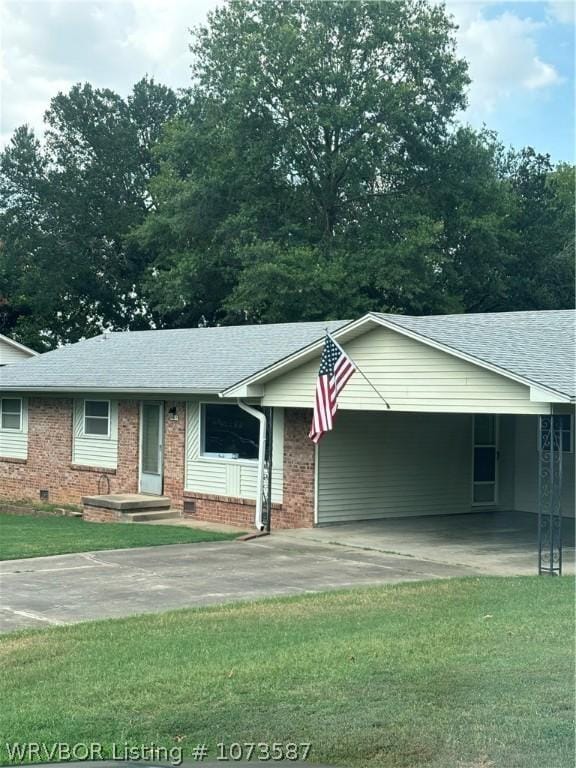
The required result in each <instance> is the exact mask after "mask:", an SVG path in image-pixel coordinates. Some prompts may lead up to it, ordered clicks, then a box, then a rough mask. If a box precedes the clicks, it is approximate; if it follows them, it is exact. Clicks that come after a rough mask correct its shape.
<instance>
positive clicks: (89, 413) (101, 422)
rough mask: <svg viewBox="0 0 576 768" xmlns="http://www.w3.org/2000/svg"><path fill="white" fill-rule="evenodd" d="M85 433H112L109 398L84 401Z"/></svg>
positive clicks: (98, 435) (106, 434)
mask: <svg viewBox="0 0 576 768" xmlns="http://www.w3.org/2000/svg"><path fill="white" fill-rule="evenodd" d="M84 434H85V435H94V436H97V437H108V436H109V435H110V403H109V402H108V400H85V401H84Z"/></svg>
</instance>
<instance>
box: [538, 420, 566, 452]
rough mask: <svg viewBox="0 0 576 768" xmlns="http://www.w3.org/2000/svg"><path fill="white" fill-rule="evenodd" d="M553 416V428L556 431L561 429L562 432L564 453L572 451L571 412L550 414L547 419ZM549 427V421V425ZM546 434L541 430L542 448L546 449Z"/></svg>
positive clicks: (561, 441)
mask: <svg viewBox="0 0 576 768" xmlns="http://www.w3.org/2000/svg"><path fill="white" fill-rule="evenodd" d="M550 418H552V428H553V430H554V432H556V430H559V433H560V445H561V446H562V452H563V453H571V452H572V416H570V414H562V415H560V414H556V415H555V416H552V417H550V416H548V417H546V419H550ZM547 426H548V427H549V423H548V425H547ZM545 439H546V438H545V434H544V433H543V432H542V431H540V449H541V450H543V451H544V450H546V446H545V445H544V442H545Z"/></svg>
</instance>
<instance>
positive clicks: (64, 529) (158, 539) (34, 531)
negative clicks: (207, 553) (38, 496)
mask: <svg viewBox="0 0 576 768" xmlns="http://www.w3.org/2000/svg"><path fill="white" fill-rule="evenodd" d="M237 536H238V534H236V533H233V534H230V533H219V532H214V531H201V530H198V529H195V528H184V527H179V526H174V525H146V524H138V523H87V522H85V521H84V520H82V519H80V518H74V517H26V516H20V515H1V514H0V560H15V559H18V558H21V557H40V556H41V555H62V554H65V553H67V552H91V551H93V550H101V549H130V548H132V547H152V546H157V545H159V544H193V543H195V542H198V541H223V540H226V539H234V538H236V537H237Z"/></svg>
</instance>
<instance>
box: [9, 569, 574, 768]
mask: <svg viewBox="0 0 576 768" xmlns="http://www.w3.org/2000/svg"><path fill="white" fill-rule="evenodd" d="M263 577H264V578H265V575H263ZM573 597H574V595H573V585H572V581H571V580H570V579H567V578H562V579H560V578H556V579H554V578H547V577H525V578H508V579H507V578H489V577H485V578H479V579H458V580H456V579H455V580H450V581H432V582H420V583H413V584H402V585H395V586H390V587H384V588H371V589H358V590H351V591H346V592H328V593H322V594H318V595H307V596H304V597H298V598H289V599H276V600H266V601H259V602H254V603H244V604H234V605H229V606H223V607H221V606H219V607H213V608H204V609H197V610H184V611H177V612H171V613H166V614H160V615H155V616H142V617H136V618H131V619H122V620H111V621H103V622H95V623H89V624H79V625H75V626H69V627H57V628H51V629H49V630H45V631H44V630H42V631H33V632H32V631H28V632H21V633H18V634H14V635H7V636H4V637H3V638H2V639H1V640H0V662H1V664H2V668H3V674H2V679H3V686H4V693H3V694H2V707H1V710H0V732H1V733H4V734H10V741H21V742H31V741H32V742H48V743H52V742H62V741H64V742H70V743H77V742H94V741H96V742H102V743H103V744H105V745H107V749H109V748H110V745H111V744H112V743H113V742H116V743H118V744H123V743H124V742H125V741H128V742H129V743H131V744H141V743H150V742H151V741H153V742H155V743H156V744H160V745H164V746H166V747H171V746H175V745H176V744H179V745H181V746H182V747H183V748H184V754H185V756H186V755H188V757H189V756H190V749H191V748H192V747H193V746H194V745H195V744H197V743H198V742H200V743H203V742H206V744H207V745H208V746H209V757H212V758H215V757H216V743H217V742H219V741H224V742H228V743H230V742H254V741H256V742H270V743H271V742H288V741H290V742H311V744H312V749H311V754H310V757H309V759H310V760H311V761H317V762H327V763H329V764H334V765H340V766H354V767H357V766H366V767H367V768H368V767H370V768H376V766H378V767H379V768H380V767H381V768H489V767H490V768H543V766H546V767H547V768H572V766H573V750H574V736H573V726H572V721H573V711H574V694H573V674H574V668H573V667H574V664H573V653H572V651H573V632H574V629H573V620H574V615H573V614H574V608H573V605H574V601H573ZM3 742H4V739H3V740H2V744H1V745H0V760H1V761H2V762H7V761H8V756H7V753H6V751H4V752H3V753H2V752H1V750H5V745H4V743H3Z"/></svg>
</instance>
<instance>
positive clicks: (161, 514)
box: [122, 509, 182, 523]
mask: <svg viewBox="0 0 576 768" xmlns="http://www.w3.org/2000/svg"><path fill="white" fill-rule="evenodd" d="M176 517H182V514H181V512H180V510H179V509H153V510H145V511H144V512H123V513H122V522H123V523H150V522H152V521H154V522H158V521H160V522H161V521H162V520H173V519H174V518H176Z"/></svg>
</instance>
